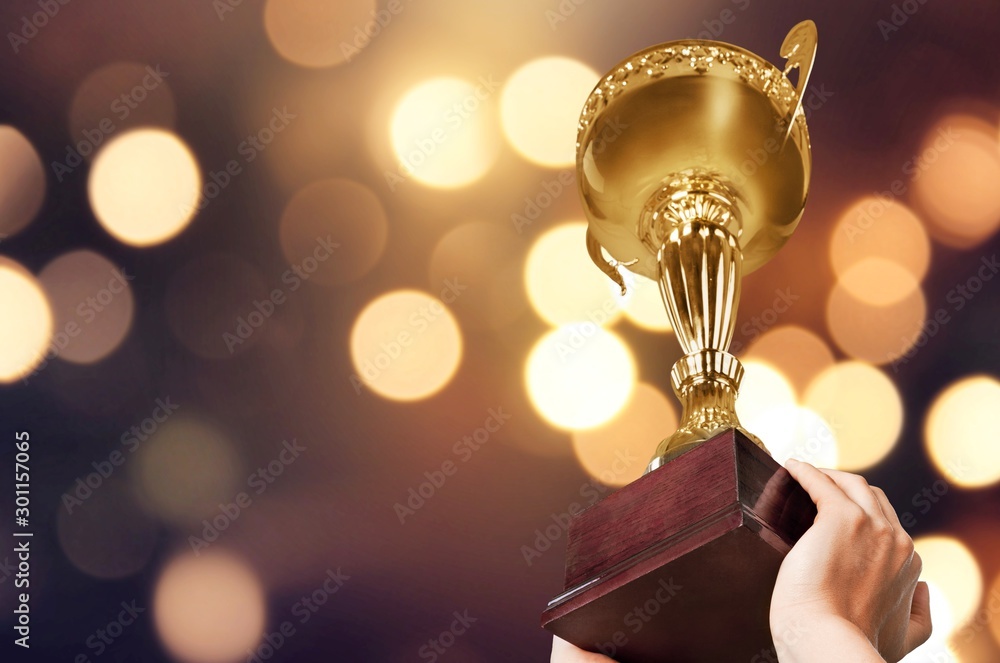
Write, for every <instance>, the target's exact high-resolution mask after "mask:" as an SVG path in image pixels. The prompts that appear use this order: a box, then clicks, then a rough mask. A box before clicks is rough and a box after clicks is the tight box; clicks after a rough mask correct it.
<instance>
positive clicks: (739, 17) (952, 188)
mask: <svg viewBox="0 0 1000 663" xmlns="http://www.w3.org/2000/svg"><path fill="white" fill-rule="evenodd" d="M806 18H810V19H813V20H814V21H815V22H816V23H817V25H818V27H819V35H820V39H819V51H818V56H817V60H816V66H815V69H814V71H813V73H812V78H811V80H810V85H809V91H808V92H807V96H806V108H807V112H808V122H809V130H810V133H811V138H812V147H813V165H814V169H813V174H812V185H811V191H810V199H809V202H808V204H807V207H806V211H805V215H804V217H803V219H802V222H801V224H800V226H799V228H798V230H797V231H796V233H795V234H794V236H793V237H792V238H791V240H790V241H789V243H788V245H787V246H786V247H785V248H784V249H783V250H782V252H781V253H780V254H779V255H778V256H777V257H776V258H775V259H774V260H773V261H772V262H771V263H769V264H768V265H767V266H766V267H764V268H763V269H761V270H760V271H758V272H756V273H754V274H753V275H751V276H749V277H748V278H747V279H746V280H745V282H744V288H743V298H742V302H741V304H740V318H739V322H738V327H737V333H736V339H735V341H734V347H735V348H736V349H737V350H738V354H740V356H741V357H743V358H744V360H745V362H746V364H747V374H748V378H747V382H746V384H745V386H744V389H743V398H742V399H741V403H740V408H741V411H740V414H741V416H742V417H743V419H744V423H745V424H746V425H747V427H748V428H749V429H751V430H753V431H755V432H757V433H758V434H759V435H760V436H761V437H762V438H763V439H764V440H765V442H766V443H768V444H769V446H771V448H772V451H773V452H774V455H775V456H776V457H777V458H779V460H783V459H784V458H787V457H790V456H792V455H796V456H799V457H802V458H805V459H807V460H812V461H814V462H817V463H821V464H826V465H829V466H837V467H841V468H843V469H847V470H850V471H857V472H861V473H863V474H864V475H865V476H866V477H867V478H868V479H869V480H870V481H871V482H872V483H874V484H877V485H880V486H882V487H884V488H885V490H886V492H887V493H888V495H889V497H890V499H891V500H892V501H893V503H894V504H895V505H896V506H897V509H898V510H899V511H900V513H901V514H903V517H904V524H905V525H906V526H907V528H908V530H909V531H910V533H911V534H912V535H913V536H914V538H915V539H916V540H917V543H918V549H919V550H920V551H921V554H922V555H923V557H924V561H925V576H926V577H927V579H928V580H929V581H930V582H931V584H932V590H933V595H932V596H933V599H934V610H935V618H936V620H937V626H938V628H937V633H936V634H935V637H934V639H933V640H932V642H931V643H929V644H928V645H927V646H925V648H924V649H923V650H922V651H920V652H917V653H915V654H914V655H913V656H912V659H908V660H912V661H945V660H953V661H961V662H963V663H986V662H989V661H997V660H1000V617H998V614H997V613H998V611H1000V555H998V553H997V551H998V550H1000V524H998V520H997V512H998V507H1000V492H998V488H997V483H998V482H1000V446H998V445H997V444H996V437H995V431H996V430H997V426H998V424H1000V381H998V377H1000V346H998V341H997V339H998V338H1000V315H998V313H1000V309H998V305H1000V279H994V276H995V275H996V273H997V271H1000V265H998V264H997V263H996V253H997V251H998V248H1000V240H998V238H997V235H996V231H997V229H998V228H1000V106H998V104H1000V67H998V66H997V65H998V61H997V55H996V49H997V39H998V38H1000V5H998V4H997V3H995V2H991V1H987V0H966V1H963V2H951V3H944V2H933V1H931V2H919V1H918V0H907V1H904V2H898V3H890V2H860V1H851V2H840V3H829V2H812V1H809V2H791V1H790V0H788V1H778V0H732V1H730V0H724V1H718V2H670V3H657V2H632V3H612V2H607V1H602V0H573V1H571V0H562V1H561V2H559V1H558V0H551V1H537V2H528V1H525V0H513V1H508V2H460V1H458V0H438V1H436V2H430V1H427V0H391V2H389V3H386V2H383V1H381V0H379V2H378V3H377V4H376V3H374V2H373V1H372V0H339V1H337V2H329V1H327V2H323V1H320V0H269V1H268V2H261V1H259V0H242V1H240V0H214V1H213V0H194V1H174V2H169V3H168V2H161V3H132V2H125V1H124V0H92V1H91V2H86V3H84V2H78V1H77V0H66V1H65V3H62V2H60V1H59V0H41V1H38V0H34V1H22V0H12V1H8V2H5V3H4V4H3V5H2V7H0V26H2V28H3V32H4V35H5V37H4V41H5V42H6V43H4V44H2V45H0V381H2V382H3V384H0V408H2V418H0V421H2V422H3V426H2V432H0V436H2V440H0V449H2V459H3V467H4V470H3V477H4V479H3V481H2V482H0V485H2V489H0V495H2V496H3V497H2V498H0V514H2V518H0V540H3V541H7V542H8V543H4V544H0V608H2V613H3V615H4V616H3V619H2V622H3V624H4V628H3V631H2V632H3V633H4V634H5V636H4V642H3V645H2V646H3V647H4V649H5V651H9V652H11V654H5V655H4V656H5V658H4V660H10V659H9V658H7V656H13V660H42V661H50V660H51V661H57V660H62V661H76V662H80V663H83V662H85V661H96V660H102V661H115V662H116V663H117V662H119V661H193V662H204V663H214V662H218V663H222V662H225V661H243V660H247V661H253V660H260V661H265V660H276V661H314V660H315V661H328V660H335V661H339V660H349V661H392V662H395V661H410V660H427V661H436V660H442V661H463V662H470V663H477V662H480V661H538V660H547V657H548V650H549V646H550V638H549V636H548V635H547V634H546V633H545V632H543V631H542V630H541V629H540V628H539V627H538V622H539V615H540V613H541V610H542V609H543V607H544V605H545V603H546V601H547V600H548V599H549V598H551V597H552V596H554V595H555V594H556V593H558V592H559V591H560V590H561V589H562V586H561V582H562V565H563V555H564V551H565V534H564V530H563V525H562V523H563V522H564V519H563V518H562V515H563V514H564V513H566V512H567V511H568V510H569V509H570V508H571V505H573V504H574V503H577V504H581V505H586V504H590V503H592V502H593V501H595V500H596V499H598V498H599V497H600V496H602V495H604V494H607V493H608V492H609V491H610V490H611V489H614V488H616V487H619V486H621V485H624V484H625V483H627V482H628V481H631V480H632V479H634V478H636V477H637V476H639V474H640V473H641V471H642V468H643V466H644V465H645V463H646V461H647V459H648V457H649V456H650V454H651V453H652V450H653V448H654V447H655V446H656V444H657V442H658V441H659V439H660V438H662V437H664V436H666V435H667V434H669V433H670V432H672V428H673V426H674V425H675V424H676V418H677V404H676V401H675V400H674V398H673V395H672V394H671V392H670V386H669V377H668V376H669V368H670V366H671V365H672V363H673V362H674V361H675V360H676V359H677V358H678V357H679V355H680V350H679V348H678V347H677V344H676V341H675V340H674V338H673V337H672V335H671V334H670V333H669V331H668V330H667V329H666V326H665V324H664V321H665V315H664V314H663V313H662V311H661V310H660V309H659V308H658V307H659V306H660V305H659V304H658V303H657V301H656V297H657V295H656V290H655V287H651V286H648V285H646V284H635V285H636V287H635V288H634V290H633V294H632V296H631V299H628V300H623V299H622V298H620V297H617V296H616V295H614V294H613V293H612V290H611V289H610V288H609V286H610V282H607V283H605V281H606V279H605V277H604V276H603V275H601V274H600V273H598V272H597V270H596V269H594V268H593V266H592V265H590V264H589V263H588V261H587V258H586V253H585V251H584V247H583V240H582V237H583V225H582V224H583V221H584V216H583V210H582V208H581V206H580V202H579V197H578V194H577V192H576V188H575V183H574V180H573V178H574V170H573V144H572V143H573V140H574V136H575V121H576V120H575V118H576V116H577V114H578V113H579V109H580V107H581V106H582V104H583V101H584V99H585V98H586V96H587V94H588V93H589V91H590V89H591V88H592V87H593V86H594V85H595V84H596V82H597V81H598V79H599V76H600V75H602V74H603V73H604V72H606V71H608V70H609V69H611V68H612V67H613V66H614V65H615V64H616V63H617V62H619V61H620V60H622V59H623V58H625V57H626V56H628V55H629V54H631V53H633V52H635V51H637V50H639V49H642V48H645V47H647V46H650V45H653V44H656V43H660V42H665V41H670V40H675V39H683V38H693V37H699V38H713V39H718V40H721V41H725V42H730V43H734V44H738V45H740V46H742V47H744V48H746V49H748V50H750V51H753V52H755V53H757V54H759V55H761V56H762V57H764V58H767V59H768V60H770V61H771V62H774V63H776V64H779V66H780V62H781V60H780V58H779V57H778V49H779V46H780V44H781V42H782V39H783V37H784V35H785V34H786V32H787V31H788V29H789V28H791V27H792V26H793V25H795V24H796V23H797V22H799V21H801V20H803V19H806ZM623 130H625V131H627V127H625V128H623ZM748 158H752V155H748ZM574 332H575V333H576V334H577V336H574ZM574 339H575V340H574ZM577 341H579V342H577ZM560 342H562V343H563V345H562V346H560V345H559V343H560ZM567 344H568V346H569V347H570V348H571V350H569V351H568V352H565V350H566V347H567ZM560 348H561V349H560ZM22 432H27V433H28V434H29V436H30V439H29V440H27V442H28V444H27V445H22V448H18V447H17V444H18V442H19V440H20V441H22V442H23V441H24V440H23V439H21V438H23V437H24V436H23V435H21V436H20V437H18V434H19V433H22ZM19 451H20V452H22V453H27V454H29V456H30V460H29V462H28V465H29V468H30V481H29V483H30V506H29V507H28V508H29V510H30V515H29V516H28V518H27V521H28V522H27V523H26V524H18V521H17V520H16V519H15V517H16V514H15V512H14V508H15V506H16V504H15V493H14V491H15V486H14V484H15V477H14V471H15V463H16V462H17V461H18V460H19V459H18V458H17V453H18V452H19ZM21 460H23V458H22V459H21ZM19 471H20V470H19ZM17 481H21V479H17ZM25 532H31V533H32V534H33V536H32V537H31V538H30V550H31V553H30V588H28V589H29V591H30V601H29V609H30V628H31V631H30V645H31V647H30V649H27V650H26V649H22V648H20V647H16V646H14V644H13V641H14V640H15V638H16V637H19V636H18V634H17V633H16V632H15V631H14V626H15V624H16V623H17V621H16V620H17V616H16V615H15V613H14V612H13V611H14V610H15V609H17V608H18V606H19V605H20V600H19V599H18V596H17V595H18V594H19V593H21V592H22V591H24V589H23V588H17V587H15V582H16V581H17V580H18V578H17V573H18V571H17V568H16V566H17V563H18V560H17V557H16V553H15V551H14V547H15V546H16V545H18V544H19V543H20V542H22V541H23V540H25V538H26V537H15V536H11V535H12V534H14V533H25Z"/></svg>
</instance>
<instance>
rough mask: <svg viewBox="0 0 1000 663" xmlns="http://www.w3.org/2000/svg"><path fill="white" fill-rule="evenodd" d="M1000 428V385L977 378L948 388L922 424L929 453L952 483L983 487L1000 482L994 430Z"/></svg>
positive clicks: (999, 455) (985, 377) (999, 451)
mask: <svg viewBox="0 0 1000 663" xmlns="http://www.w3.org/2000/svg"><path fill="white" fill-rule="evenodd" d="M998 426H1000V381H998V380H997V379H996V378H995V377H993V376H990V375H973V376H970V377H966V378H963V379H961V380H958V381H956V382H953V383H952V384H950V385H948V387H946V388H945V389H944V390H943V391H942V392H941V393H940V394H938V395H937V397H936V398H935V399H934V402H933V404H932V405H931V408H930V411H929V413H928V415H927V421H926V422H925V425H924V443H925V444H926V446H927V452H928V454H929V455H930V457H931V460H933V461H934V465H935V466H936V467H937V468H938V471H940V472H941V474H943V475H944V476H945V477H947V478H948V480H949V481H950V482H953V483H955V484H957V485H959V486H962V487H964V488H983V487H986V486H992V485H994V484H996V483H997V482H1000V447H998V445H997V444H996V441H995V439H994V438H993V436H992V435H991V434H990V431H994V430H997V427H998Z"/></svg>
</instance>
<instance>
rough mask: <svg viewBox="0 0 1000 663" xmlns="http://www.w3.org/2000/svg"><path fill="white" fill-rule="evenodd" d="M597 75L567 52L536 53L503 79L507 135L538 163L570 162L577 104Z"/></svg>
mask: <svg viewBox="0 0 1000 663" xmlns="http://www.w3.org/2000/svg"><path fill="white" fill-rule="evenodd" d="M600 77H601V76H600V74H598V73H597V72H596V71H594V70H593V69H591V68H590V67H588V66H587V65H585V64H583V63H582V62H580V61H578V60H574V59H572V58H566V57H544V58H539V59H537V60H532V61H531V62H528V63H527V64H525V65H524V66H522V67H521V68H520V69H518V70H517V71H515V72H514V73H513V74H511V76H510V78H509V79H508V80H507V83H506V85H504V89H503V95H502V98H501V101H500V116H501V118H502V121H503V130H504V133H505V134H506V135H507V140H508V141H510V144H511V145H512V146H513V147H514V149H516V150H517V151H518V152H520V153H521V155H522V156H524V157H525V158H526V159H529V160H531V161H533V162H535V163H537V164H540V165H542V166H549V167H551V168H560V167H564V166H571V165H573V163H574V162H575V161H576V127H577V123H578V122H579V118H580V109H581V108H583V104H584V102H585V101H586V100H587V96H588V95H589V94H590V92H591V90H593V89H594V86H595V85H597V82H598V81H599V80H600Z"/></svg>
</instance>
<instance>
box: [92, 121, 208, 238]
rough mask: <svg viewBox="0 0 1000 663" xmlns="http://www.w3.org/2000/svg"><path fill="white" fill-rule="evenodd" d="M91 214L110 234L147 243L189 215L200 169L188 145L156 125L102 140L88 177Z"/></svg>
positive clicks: (177, 228)
mask: <svg viewBox="0 0 1000 663" xmlns="http://www.w3.org/2000/svg"><path fill="white" fill-rule="evenodd" d="M88 190H89V194H90V205H91V207H92V208H93V210H94V215H95V216H96V217H97V220H98V221H99V222H100V223H101V225H102V226H103V227H104V229H105V230H107V231H108V232H109V233H110V234H111V235H112V236H113V237H114V238H115V239H117V240H119V241H121V242H124V243H125V244H131V245H132V246H151V245H154V244H160V243H162V242H165V241H167V240H169V239H171V238H173V237H175V236H176V235H178V234H179V233H180V232H181V231H182V230H184V228H186V227H187V225H188V224H189V223H190V222H191V219H192V218H194V215H195V213H196V212H197V206H198V204H199V198H200V196H201V171H200V170H199V168H198V162H197V161H196V160H195V158H194V155H193V154H192V153H191V150H190V149H189V148H188V147H187V145H185V144H184V143H183V142H182V141H181V140H180V139H179V138H178V137H177V136H175V135H174V134H172V133H170V132H168V131H163V130H161V129H134V130H132V131H127V132H125V133H123V134H120V135H118V136H116V137H115V138H113V139H111V140H110V141H109V142H108V143H106V144H105V145H104V147H103V148H102V149H101V151H100V152H98V154H97V157H96V158H95V159H94V165H93V166H92V167H91V169H90V180H89V183H88Z"/></svg>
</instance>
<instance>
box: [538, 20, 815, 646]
mask: <svg viewBox="0 0 1000 663" xmlns="http://www.w3.org/2000/svg"><path fill="white" fill-rule="evenodd" d="M815 52H816V26H815V24H813V23H812V21H805V22H803V23H800V24H798V25H796V26H795V27H794V28H792V30H791V31H790V32H789V34H788V36H787V37H786V38H785V40H784V43H783V44H782V45H781V49H780V54H781V56H782V57H784V58H787V60H786V65H785V68H784V70H781V69H778V68H777V67H775V66H774V65H772V64H770V63H769V62H767V61H766V60H764V59H763V58H760V57H759V56H756V55H754V54H753V53H750V52H748V51H745V50H743V49H741V48H738V47H736V46H731V45H729V44H724V43H721V42H715V41H703V40H689V41H677V42H670V43H665V44H661V45H658V46H654V47H651V48H648V49H645V50H643V51H641V52H639V53H636V54H635V55H633V56H631V57H629V58H628V59H626V60H624V61H623V62H621V63H619V64H618V65H617V66H615V67H614V68H613V69H612V70H611V71H610V72H609V73H608V74H607V75H606V76H605V77H604V78H603V79H601V81H600V82H599V83H598V85H597V87H596V88H594V91H593V92H592V93H591V95H590V97H589V98H588V99H587V102H586V104H585V106H584V108H583V112H582V114H581V117H580V125H579V132H578V135H577V180H578V184H579V187H580V192H581V196H582V199H583V203H584V209H585V212H586V215H587V220H588V230H587V246H586V249H587V251H588V253H589V254H590V257H591V259H592V260H593V261H594V263H595V264H596V265H597V267H598V268H600V269H601V271H603V272H604V273H605V274H607V275H608V276H609V277H610V278H611V279H613V280H614V281H615V282H616V283H617V284H618V285H619V286H620V287H621V288H622V291H623V292H624V291H625V288H626V286H625V279H624V278H623V277H622V274H621V271H620V270H621V269H628V270H630V271H631V272H633V273H635V274H636V275H639V276H641V277H645V278H650V279H653V280H654V281H656V282H657V283H658V284H659V287H660V293H661V295H662V297H663V301H664V305H665V306H666V308H667V313H668V315H669V317H670V321H671V324H672V326H673V329H674V333H675V334H676V336H677V340H678V342H679V343H680V345H681V349H682V350H683V353H684V354H683V356H682V357H681V358H680V359H679V360H678V361H677V362H676V363H675V364H674V366H673V368H672V370H671V385H672V387H673V390H674V392H675V394H676V395H677V397H678V399H679V400H680V402H681V407H682V412H681V418H680V424H679V426H678V428H677V430H676V431H675V432H674V433H673V434H672V435H670V436H669V437H667V438H665V439H664V440H663V441H662V442H661V443H660V445H659V447H658V448H657V450H656V454H655V455H654V457H653V459H652V460H651V461H650V463H649V467H648V468H647V471H646V474H644V475H643V476H642V477H640V478H639V479H637V480H636V481H634V482H632V483H631V484H629V485H628V486H625V487H624V488H621V489H620V490H618V491H616V492H614V493H612V494H610V495H609V496H607V497H605V498H604V499H603V500H602V501H600V502H598V503H596V504H594V505H592V506H590V507H588V508H587V509H584V510H583V511H581V512H578V513H576V514H574V517H573V518H572V520H571V522H570V524H569V528H568V531H567V562H566V574H565V583H564V590H563V592H562V593H561V594H559V595H558V596H556V597H555V598H554V599H552V600H551V601H550V602H549V604H548V608H547V609H546V610H545V612H544V613H543V615H542V625H543V626H544V627H545V628H546V629H548V630H550V631H552V632H553V633H555V634H556V635H558V636H560V637H562V638H564V639H566V640H569V641H570V642H572V643H574V644H576V645H577V646H579V647H581V648H583V649H586V650H588V651H600V652H603V653H605V654H607V655H608V656H610V657H612V658H614V659H616V660H618V661H620V662H621V663H658V662H661V661H662V662H667V661H669V662H670V663H682V662H692V663H693V662H702V661H704V662H709V661H711V662H712V663H718V662H720V661H751V660H774V654H773V649H772V638H771V633H770V629H769V625H768V615H767V613H768V606H769V602H770V595H771V590H772V589H773V587H774V579H775V577H776V576H777V572H778V568H779V566H780V564H781V560H782V559H783V558H784V555H785V554H786V553H787V552H788V550H789V549H790V548H791V546H792V545H793V544H794V543H795V541H796V540H798V538H799V537H800V536H801V535H802V533H803V532H805V530H806V529H807V528H808V527H809V526H810V525H811V524H812V521H813V518H814V517H815V515H816V510H815V506H814V505H813V503H812V501H811V500H810V499H809V497H808V495H806V493H805V491H804V490H802V487H801V486H799V485H798V484H797V483H795V482H794V480H792V479H791V477H790V476H789V474H788V473H787V472H786V471H785V470H784V468H782V467H781V466H780V465H778V464H777V463H776V462H775V461H774V459H772V458H771V457H770V455H769V454H768V452H767V450H766V448H765V447H764V445H763V444H762V443H761V441H760V440H758V439H757V438H756V437H755V436H754V435H752V434H751V433H749V432H748V431H746V430H744V429H743V427H742V426H741V425H740V422H739V419H738V417H737V416H736V411H735V404H736V395H737V393H738V390H739V386H740V381H741V379H742V377H743V367H742V365H741V364H740V362H739V360H738V359H737V358H736V357H735V356H733V355H732V354H730V353H729V352H728V349H729V344H730V342H731V341H732V337H733V331H734V328H735V320H736V309H737V306H738V303H739V298H740V284H741V280H742V277H743V275H744V274H745V273H749V272H751V271H753V270H755V269H757V268H758V267H760V266H761V265H763V264H764V263H766V262H767V261H768V260H770V259H771V258H772V257H774V255H775V254H776V253H777V251H778V250H779V249H780V248H781V247H782V245H784V243H785V242H786V241H787V240H788V238H789V236H790V235H791V234H792V232H793V231H794V230H795V227H796V225H797V224H798V222H799V219H800V218H801V216H802V212H803V209H804V206H805V201H806V194H807V191H808V187H809V176H810V171H811V153H810V145H809V133H808V129H807V127H806V119H805V115H804V113H803V111H802V95H803V93H804V90H805V86H806V84H807V82H808V78H809V73H810V70H811V68H812V63H813V59H814V57H815ZM796 68H797V69H798V70H799V71H798V78H797V82H796V84H795V85H793V84H792V82H791V81H790V80H789V79H788V75H789V74H790V73H791V71H792V70H793V69H796ZM769 652H771V653H769Z"/></svg>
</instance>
